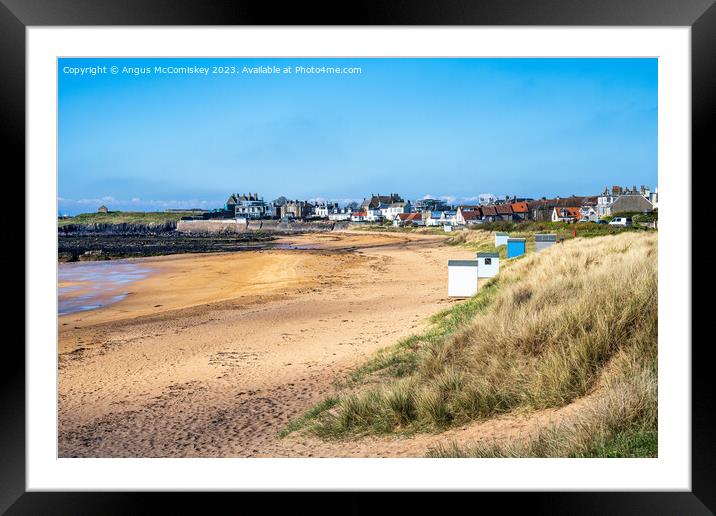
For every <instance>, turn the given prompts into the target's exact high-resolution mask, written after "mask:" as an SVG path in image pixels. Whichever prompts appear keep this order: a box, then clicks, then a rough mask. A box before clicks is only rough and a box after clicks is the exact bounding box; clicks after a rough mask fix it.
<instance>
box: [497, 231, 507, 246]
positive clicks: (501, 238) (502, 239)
mask: <svg viewBox="0 0 716 516" xmlns="http://www.w3.org/2000/svg"><path fill="white" fill-rule="evenodd" d="M509 237H510V235H508V234H507V233H501V232H499V231H498V232H497V233H495V247H499V246H501V245H507V239H508V238H509Z"/></svg>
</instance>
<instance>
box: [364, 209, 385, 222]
mask: <svg viewBox="0 0 716 516" xmlns="http://www.w3.org/2000/svg"><path fill="white" fill-rule="evenodd" d="M361 211H365V220H366V222H380V221H382V220H383V212H382V211H380V208H366V209H365V210H361Z"/></svg>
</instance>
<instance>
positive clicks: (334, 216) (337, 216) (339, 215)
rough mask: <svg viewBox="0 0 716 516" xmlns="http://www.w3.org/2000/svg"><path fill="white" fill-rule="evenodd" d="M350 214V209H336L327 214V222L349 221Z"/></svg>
mask: <svg viewBox="0 0 716 516" xmlns="http://www.w3.org/2000/svg"><path fill="white" fill-rule="evenodd" d="M352 212H353V210H352V209H350V208H338V207H336V208H335V209H333V210H331V211H330V212H329V213H328V220H332V221H335V222H337V221H340V220H350V219H351V214H352Z"/></svg>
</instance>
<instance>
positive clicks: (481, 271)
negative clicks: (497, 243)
mask: <svg viewBox="0 0 716 516" xmlns="http://www.w3.org/2000/svg"><path fill="white" fill-rule="evenodd" d="M476 258H477V277H478V278H492V277H493V276H497V273H498V272H500V254H499V253H477V255H476Z"/></svg>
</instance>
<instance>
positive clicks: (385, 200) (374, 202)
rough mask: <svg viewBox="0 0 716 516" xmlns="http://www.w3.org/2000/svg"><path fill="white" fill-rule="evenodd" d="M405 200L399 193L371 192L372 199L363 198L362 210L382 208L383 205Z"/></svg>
mask: <svg viewBox="0 0 716 516" xmlns="http://www.w3.org/2000/svg"><path fill="white" fill-rule="evenodd" d="M399 202H405V200H404V199H403V198H402V197H400V195H398V194H397V193H392V194H390V195H380V194H370V199H363V203H362V204H361V207H360V209H361V211H367V210H368V209H373V210H375V209H380V208H381V206H389V205H391V204H393V203H399Z"/></svg>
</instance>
